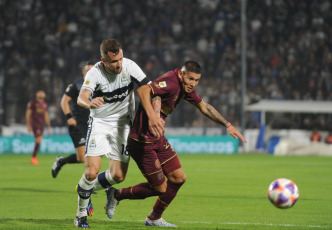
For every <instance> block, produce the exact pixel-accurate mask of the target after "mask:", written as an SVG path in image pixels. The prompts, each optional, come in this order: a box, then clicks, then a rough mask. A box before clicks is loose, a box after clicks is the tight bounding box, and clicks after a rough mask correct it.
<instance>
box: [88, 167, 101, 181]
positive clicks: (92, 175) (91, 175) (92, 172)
mask: <svg viewBox="0 0 332 230" xmlns="http://www.w3.org/2000/svg"><path fill="white" fill-rule="evenodd" d="M97 176H98V171H95V170H91V169H87V170H85V178H86V179H87V180H88V181H93V180H94V179H96V178H97Z"/></svg>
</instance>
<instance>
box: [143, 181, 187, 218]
mask: <svg viewBox="0 0 332 230" xmlns="http://www.w3.org/2000/svg"><path fill="white" fill-rule="evenodd" d="M182 185H183V183H172V182H170V181H169V180H168V181H167V189H166V192H165V193H164V194H162V195H160V196H159V197H158V199H157V201H156V203H155V204H154V206H153V209H152V211H151V213H150V215H149V219H150V220H157V219H159V218H160V217H161V215H162V214H163V212H164V211H165V209H166V208H167V207H168V205H169V204H170V203H171V202H172V200H173V199H174V198H175V196H176V194H177V192H178V191H179V189H180V188H181V186H182Z"/></svg>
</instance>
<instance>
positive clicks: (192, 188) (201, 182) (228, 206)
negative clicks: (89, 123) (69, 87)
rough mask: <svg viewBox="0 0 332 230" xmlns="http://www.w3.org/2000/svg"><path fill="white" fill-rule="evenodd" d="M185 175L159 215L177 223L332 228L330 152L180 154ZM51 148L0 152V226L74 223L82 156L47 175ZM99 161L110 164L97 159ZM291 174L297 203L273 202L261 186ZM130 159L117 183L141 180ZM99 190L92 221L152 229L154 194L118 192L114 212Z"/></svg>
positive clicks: (105, 165)
mask: <svg viewBox="0 0 332 230" xmlns="http://www.w3.org/2000/svg"><path fill="white" fill-rule="evenodd" d="M179 156H180V160H181V163H182V167H183V168H184V170H185V172H186V175H187V182H186V183H185V184H184V185H183V187H182V188H181V189H180V191H179V193H178V195H177V197H176V198H175V199H174V200H173V202H172V204H171V205H170V206H169V207H168V209H167V210H166V211H165V213H164V215H163V217H164V219H165V220H167V221H169V222H170V223H174V224H176V225H178V229H255V230H257V229H289V230H293V229H301V230H302V229H332V179H331V175H332V158H331V157H317V156H305V157H300V156H296V157H275V156H272V155H263V154H246V155H237V154H236V155H203V154H201V155H186V154H180V155H179ZM55 157H56V155H40V156H39V162H40V165H38V166H33V165H30V163H29V160H30V156H28V155H14V154H8V155H7V154H5V155H0V229H74V228H75V227H74V224H73V219H74V217H75V214H76V207H77V194H76V192H75V190H74V188H75V186H76V184H77V183H78V180H79V179H80V177H81V175H82V173H83V171H84V164H75V165H65V166H64V167H63V168H62V170H61V171H60V173H59V175H58V177H57V178H56V179H53V178H52V176H51V167H52V164H53V161H54V160H55ZM101 168H102V171H103V169H107V168H108V162H107V159H106V158H104V159H103V163H102V167H101ZM280 177H286V178H289V179H292V180H293V181H294V182H295V183H296V184H297V186H298V188H299V190H300V197H299V200H298V202H297V203H296V205H295V206H294V207H292V208H290V209H286V210H281V209H278V208H275V207H274V206H273V205H272V204H271V203H270V202H269V200H268V199H267V188H268V186H269V184H270V183H271V182H272V181H273V180H274V179H276V178H280ZM144 181H145V179H144V178H143V176H142V175H141V174H140V172H139V171H138V169H137V166H136V164H135V162H134V161H133V160H132V161H131V164H130V168H129V170H128V174H127V178H126V181H125V182H123V183H122V184H119V185H116V186H115V187H116V188H121V187H127V186H130V185H134V184H137V183H139V182H144ZM105 197H106V196H105V192H104V191H103V190H100V191H98V193H97V194H95V195H92V201H93V204H94V209H95V214H94V215H93V216H92V217H89V218H88V221H89V224H90V226H91V228H92V229H156V228H154V227H145V226H144V219H145V217H146V216H147V215H148V214H149V212H150V211H151V209H152V206H153V204H154V202H155V200H156V198H154V197H152V198H148V199H145V200H124V201H121V203H120V205H119V206H118V207H117V210H116V214H115V217H114V219H113V220H109V219H108V218H107V216H106V214H105V212H104V204H105Z"/></svg>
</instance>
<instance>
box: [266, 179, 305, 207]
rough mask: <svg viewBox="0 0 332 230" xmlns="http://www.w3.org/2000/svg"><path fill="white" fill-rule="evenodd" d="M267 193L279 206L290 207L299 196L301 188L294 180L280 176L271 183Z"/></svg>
mask: <svg viewBox="0 0 332 230" xmlns="http://www.w3.org/2000/svg"><path fill="white" fill-rule="evenodd" d="M267 195H268V197H269V200H270V201H271V203H272V204H273V205H274V206H276V207H277V208H290V207H292V206H293V205H294V204H295V203H296V201H297V199H298V198H299V189H298V188H297V186H296V184H295V183H294V182H293V181H291V180H289V179H286V178H279V179H276V180H274V181H273V182H272V183H271V184H270V186H269V189H268V190H267Z"/></svg>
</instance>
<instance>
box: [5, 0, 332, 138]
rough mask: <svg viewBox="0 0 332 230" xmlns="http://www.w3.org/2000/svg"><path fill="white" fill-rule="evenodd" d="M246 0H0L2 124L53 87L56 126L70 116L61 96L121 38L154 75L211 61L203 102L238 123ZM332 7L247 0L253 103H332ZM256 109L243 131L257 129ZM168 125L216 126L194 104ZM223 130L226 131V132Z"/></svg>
mask: <svg viewBox="0 0 332 230" xmlns="http://www.w3.org/2000/svg"><path fill="white" fill-rule="evenodd" d="M240 12H241V1H239V0H238V1H233V0H226V1H221V0H196V1H193V0H184V1H164V0H158V1H152V0H149V1H114V0H110V1H102V0H94V1H92V0H72V1H65V0H59V1H46V0H44V1H43V0H17V1H8V0H7V1H6V0H2V1H0V17H1V20H0V28H1V35H0V36H1V43H0V62H1V67H0V91H1V93H0V97H1V100H0V116H1V125H2V126H3V127H13V126H15V125H18V126H19V125H24V124H25V116H24V114H25V110H26V105H27V102H28V101H29V100H30V99H31V98H33V97H34V93H35V92H36V90H37V89H44V90H45V91H46V92H47V102H48V103H49V113H50V119H51V124H52V127H54V128H55V129H53V130H57V129H56V127H64V126H65V125H66V120H65V119H64V116H63V113H62V111H61V108H60V104H59V102H60V99H61V96H62V94H63V92H64V90H65V87H66V86H67V84H68V83H70V82H72V81H73V80H74V79H76V78H80V77H81V73H80V67H81V65H82V63H83V61H84V60H92V61H95V62H96V61H99V60H100V54H99V44H100V42H101V41H102V40H103V39H105V38H109V37H114V38H117V39H118V40H119V41H121V43H122V45H123V49H124V55H125V57H128V58H130V59H133V60H134V61H135V62H137V63H138V64H139V65H140V66H141V67H142V69H143V70H144V72H145V73H146V74H147V75H148V76H149V77H150V78H152V79H155V78H156V77H158V76H160V75H161V74H163V73H164V72H165V71H167V70H169V69H173V68H176V67H180V66H181V64H182V63H183V62H184V61H185V60H188V59H193V60H196V61H198V62H199V63H200V64H201V65H202V67H203V78H202V80H201V82H200V85H199V86H198V87H197V91H198V93H199V94H200V95H201V96H202V97H203V99H204V100H205V101H207V102H208V103H210V104H212V105H213V106H214V107H215V108H217V109H218V110H219V111H221V113H222V115H223V116H224V117H225V118H226V119H227V120H229V121H230V122H231V123H233V124H234V125H235V126H237V127H240V126H241V124H240V121H241V117H240V116H241V61H240V60H241V57H240V56H241V51H240V48H241V41H240V38H241V25H240V16H241V15H240ZM331 15H332V12H331V2H330V1H327V0H315V1H314V0H312V1H310V0H307V1H282V0H275V1H272V0H250V1H247V9H246V17H247V26H246V29H247V37H246V40H247V71H246V72H247V75H246V78H247V84H246V95H245V104H247V105H248V104H252V103H254V102H257V101H260V100H261V99H272V100H303V101H306V100H307V101H309V100H310V101H312V100H314V101H315V100H316V101H318V100H323V101H331V99H332V89H331V81H332V78H331V68H332V65H331V63H332V49H331V48H332V46H331V40H330V39H329V38H330V37H331V33H332V25H331V24H332V18H331V17H332V16H331ZM267 118H268V119H267V121H268V126H269V127H271V128H273V129H302V130H305V131H309V132H310V131H311V130H313V129H314V128H317V129H319V130H325V131H327V130H331V126H332V122H331V121H332V117H331V115H330V114H320V113H318V114H289V113H273V114H268V116H267ZM259 122H260V116H259V113H258V112H247V113H245V128H246V129H258V128H259ZM167 126H168V127H188V128H189V127H191V128H192V127H197V128H201V127H203V128H207V127H209V128H217V126H216V124H215V123H214V122H212V121H210V120H209V119H206V118H205V117H203V116H202V115H200V114H199V112H198V111H196V109H195V108H194V107H193V106H191V105H190V104H189V103H181V105H180V106H179V108H178V109H177V110H175V111H174V113H173V114H172V115H171V116H170V117H169V118H168V120H167ZM221 130H222V131H221V133H225V130H224V129H221Z"/></svg>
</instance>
